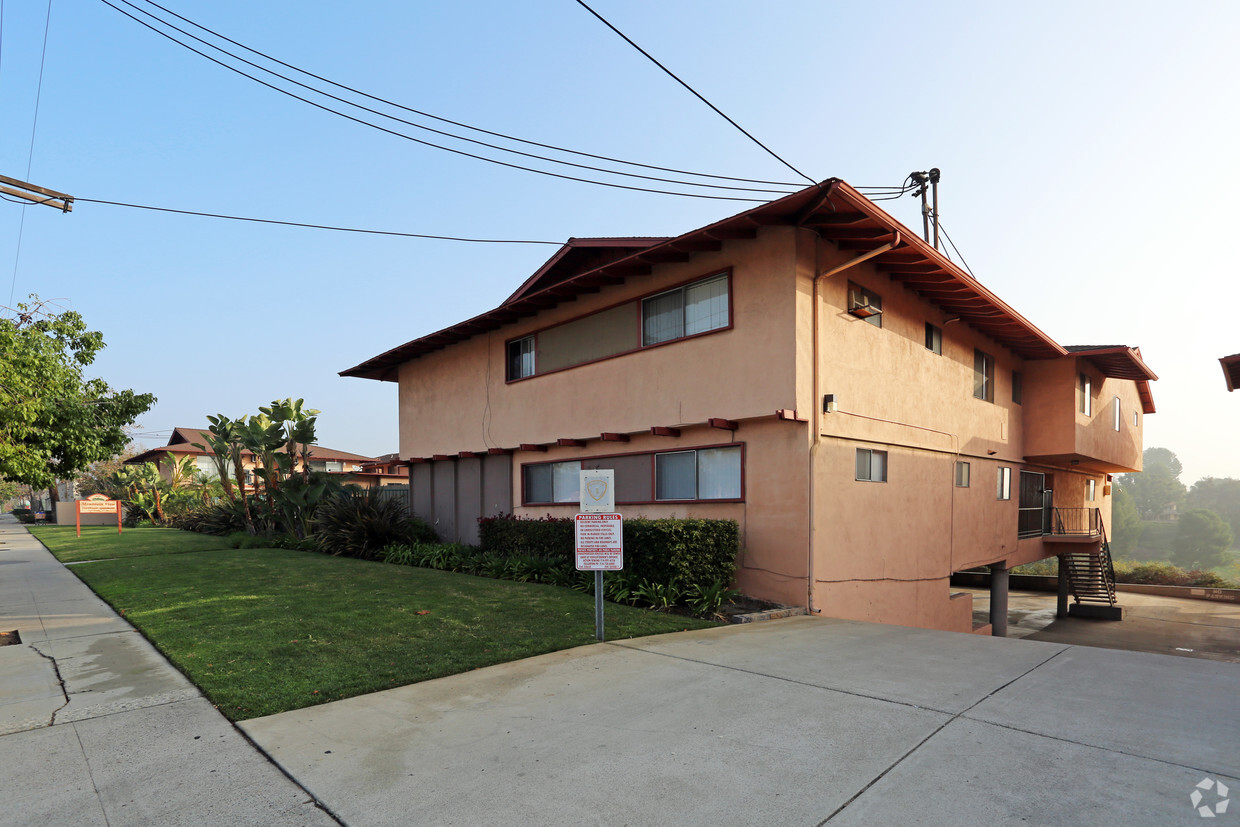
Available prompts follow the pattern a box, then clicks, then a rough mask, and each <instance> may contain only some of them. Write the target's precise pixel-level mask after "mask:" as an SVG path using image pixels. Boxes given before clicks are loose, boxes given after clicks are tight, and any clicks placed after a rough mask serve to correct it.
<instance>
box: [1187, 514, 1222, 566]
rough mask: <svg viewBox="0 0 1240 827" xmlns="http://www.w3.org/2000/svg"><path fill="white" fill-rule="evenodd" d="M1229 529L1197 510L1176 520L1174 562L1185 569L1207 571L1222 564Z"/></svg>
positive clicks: (1216, 516)
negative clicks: (1177, 525)
mask: <svg viewBox="0 0 1240 827" xmlns="http://www.w3.org/2000/svg"><path fill="white" fill-rule="evenodd" d="M1231 540H1232V536H1231V526H1229V525H1227V523H1225V522H1223V519H1222V518H1221V517H1219V515H1217V514H1215V513H1214V512H1213V511H1208V510H1206V509H1204V508H1199V509H1197V510H1196V511H1190V512H1188V513H1187V514H1184V515H1182V516H1181V517H1180V525H1179V529H1178V531H1177V532H1176V535H1175V560H1173V562H1174V563H1175V564H1176V565H1178V566H1182V567H1183V568H1186V569H1211V568H1214V567H1215V566H1220V565H1222V564H1223V563H1224V562H1225V561H1226V555H1225V552H1226V551H1227V549H1229V548H1231Z"/></svg>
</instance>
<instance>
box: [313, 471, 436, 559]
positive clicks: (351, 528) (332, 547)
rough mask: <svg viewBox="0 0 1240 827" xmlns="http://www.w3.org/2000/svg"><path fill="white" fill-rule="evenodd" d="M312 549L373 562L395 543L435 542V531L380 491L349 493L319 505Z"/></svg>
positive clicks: (374, 489) (375, 489)
mask: <svg viewBox="0 0 1240 827" xmlns="http://www.w3.org/2000/svg"><path fill="white" fill-rule="evenodd" d="M313 539H314V548H315V549H316V550H317V551H321V552H323V553H325V554H337V555H345V556H347V557H360V558H362V559H365V560H372V559H375V558H376V557H377V556H378V555H379V554H380V553H381V552H382V551H383V549H384V548H386V547H387V546H389V545H392V544H394V543H405V544H410V543H419V542H434V541H435V539H436V537H435V532H434V531H433V530H432V529H431V527H430V526H428V525H427V524H426V523H424V522H422V521H421V520H418V519H416V518H412V517H410V516H409V515H408V514H407V513H406V512H405V508H404V506H403V505H402V504H401V503H399V502H397V501H396V500H393V499H389V498H385V497H381V496H379V489H377V488H372V489H370V490H368V491H349V492H345V493H342V494H340V495H337V496H335V497H332V498H330V499H328V500H325V501H324V502H322V503H320V504H319V507H318V510H317V511H316V512H315V534H314V538H313Z"/></svg>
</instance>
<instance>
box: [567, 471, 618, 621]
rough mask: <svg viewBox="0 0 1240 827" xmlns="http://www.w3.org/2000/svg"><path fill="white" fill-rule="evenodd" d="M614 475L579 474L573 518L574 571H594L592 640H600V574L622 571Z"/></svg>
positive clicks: (602, 473) (601, 610) (583, 472)
mask: <svg viewBox="0 0 1240 827" xmlns="http://www.w3.org/2000/svg"><path fill="white" fill-rule="evenodd" d="M615 474H616V472H615V471H613V470H610V469H598V470H592V471H582V472H581V480H580V481H581V511H582V513H581V514H578V515H577V516H576V517H575V518H574V526H573V535H574V538H575V545H576V554H577V571H592V572H594V637H595V638H596V639H598V640H600V641H601V640H603V639H604V635H603V572H604V571H620V570H621V569H623V568H624V518H623V517H621V516H620V515H619V514H616V513H615V510H616V497H615V493H614V489H615Z"/></svg>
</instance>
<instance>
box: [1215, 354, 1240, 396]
mask: <svg viewBox="0 0 1240 827" xmlns="http://www.w3.org/2000/svg"><path fill="white" fill-rule="evenodd" d="M1218 361H1219V364H1221V365H1222V366H1223V378H1224V379H1226V380H1227V391H1228V392H1229V393H1230V392H1231V391H1234V390H1235V389H1236V388H1240V353H1234V354H1232V355H1231V356H1224V357H1223V358H1222V359H1219V360H1218Z"/></svg>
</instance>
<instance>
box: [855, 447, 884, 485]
mask: <svg viewBox="0 0 1240 827" xmlns="http://www.w3.org/2000/svg"><path fill="white" fill-rule="evenodd" d="M857 479H858V480H863V481H867V482H886V481H887V452H886V451H875V450H872V449H870V448H858V449H857Z"/></svg>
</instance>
